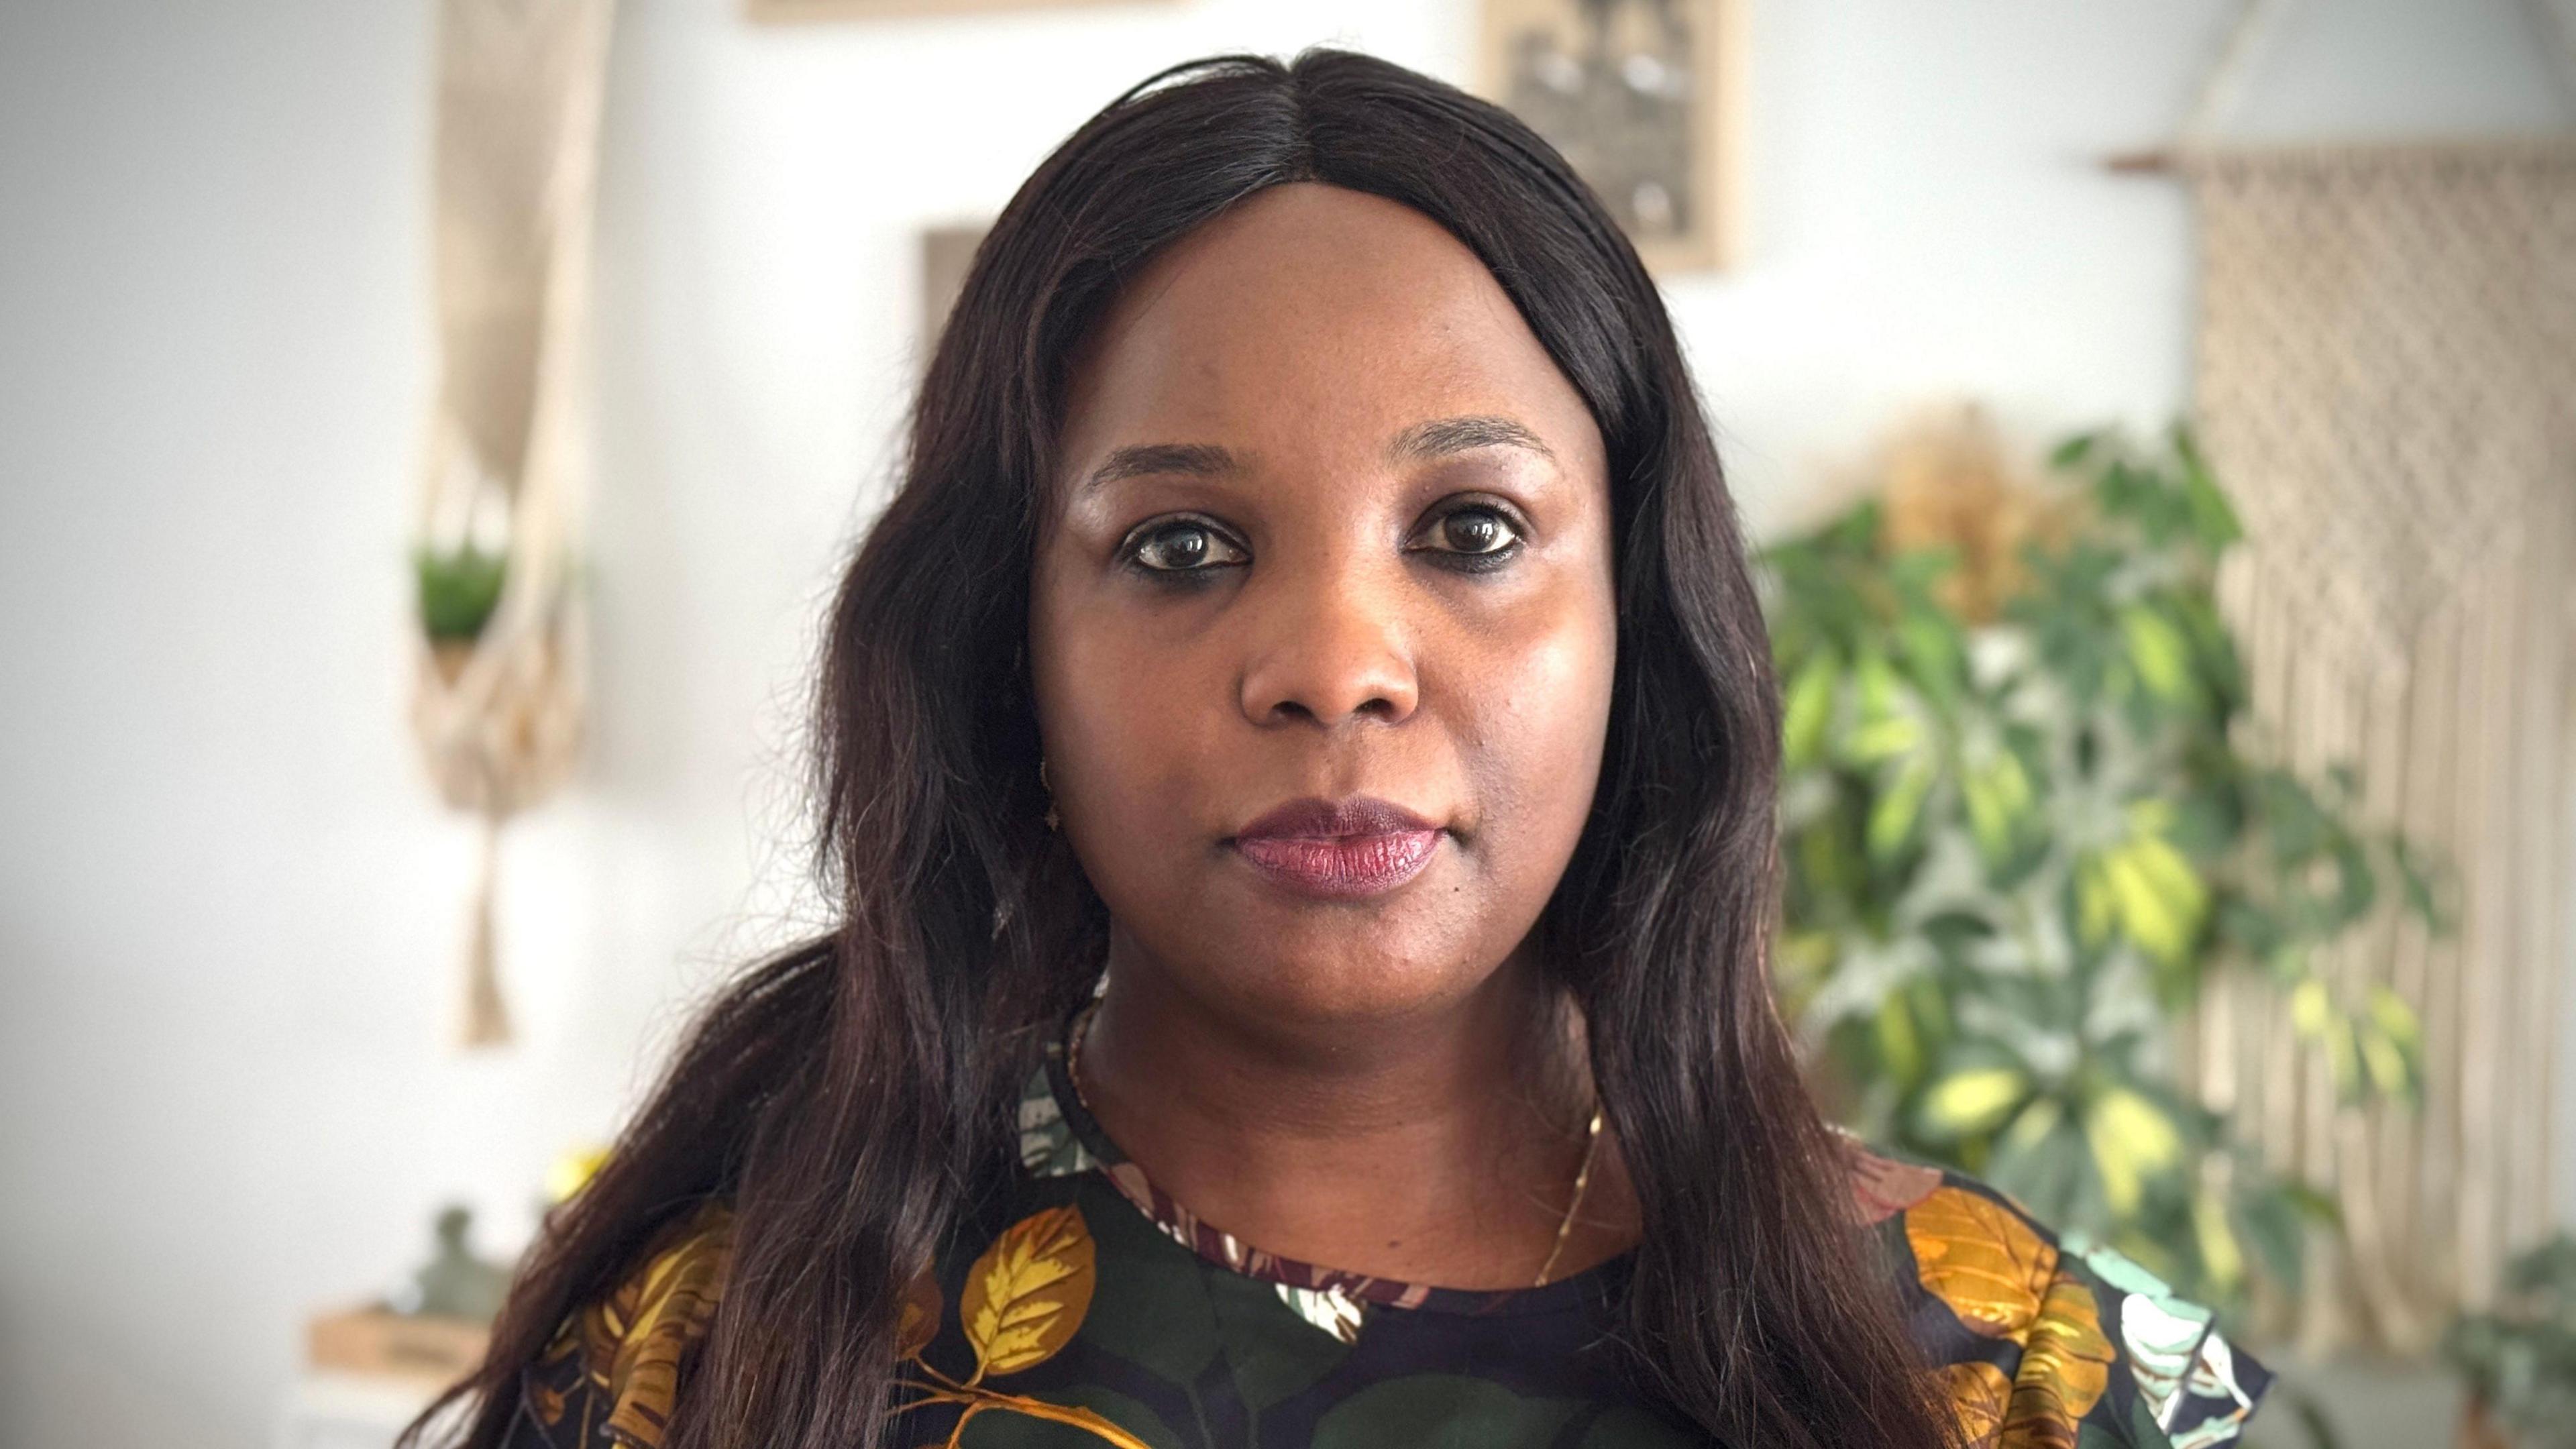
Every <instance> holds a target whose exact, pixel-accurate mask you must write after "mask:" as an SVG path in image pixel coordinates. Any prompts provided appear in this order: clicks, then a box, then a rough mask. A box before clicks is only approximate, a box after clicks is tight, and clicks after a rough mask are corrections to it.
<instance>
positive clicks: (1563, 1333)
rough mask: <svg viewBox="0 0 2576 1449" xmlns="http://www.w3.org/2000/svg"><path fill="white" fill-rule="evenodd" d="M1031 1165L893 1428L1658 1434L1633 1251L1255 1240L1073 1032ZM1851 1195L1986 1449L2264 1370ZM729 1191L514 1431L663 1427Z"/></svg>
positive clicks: (1935, 1222)
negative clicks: (1540, 1273) (1130, 1121)
mask: <svg viewBox="0 0 2576 1449" xmlns="http://www.w3.org/2000/svg"><path fill="white" fill-rule="evenodd" d="M1019 1129H1020V1156H1021V1161H1022V1165H1023V1168H1024V1171H1023V1173H1022V1175H1021V1177H1020V1179H1019V1191H1018V1192H1016V1193H1015V1194H1013V1195H1012V1199H1011V1201H1009V1202H1008V1203H1007V1204H1004V1205H1003V1208H1002V1210H1001V1211H999V1212H998V1213H996V1214H995V1215H994V1217H993V1219H992V1220H991V1222H989V1223H988V1224H985V1225H983V1227H982V1228H981V1229H980V1230H978V1231H974V1232H970V1233H968V1234H966V1235H965V1241H964V1242H962V1243H961V1245H960V1247H959V1249H958V1250H957V1251H956V1252H954V1253H952V1254H950V1255H949V1256H948V1258H947V1259H946V1260H945V1261H943V1262H941V1263H940V1264H939V1265H938V1266H937V1269H936V1271H935V1272H934V1273H925V1274H924V1275H923V1276H922V1277H921V1278H920V1279H919V1280H918V1281H916V1283H915V1284H914V1285H913V1290H912V1292H911V1293H910V1295H908V1301H907V1302H906V1303H905V1305H904V1309H903V1319H902V1329H901V1348H902V1350H903V1353H904V1355H905V1362H904V1370H905V1371H904V1373H903V1374H902V1375H901V1376H900V1377H901V1379H902V1386H901V1388H900V1389H899V1390H898V1398H897V1401H896V1403H897V1407H896V1409H895V1413H896V1415H897V1417H898V1420H899V1423H900V1425H901V1427H900V1428H899V1429H898V1431H897V1433H896V1435H895V1438H894V1442H896V1443H901V1444H922V1445H956V1446H961V1449H1011V1446H1050V1449H1052V1446H1062V1449H1099V1446H1103V1445H1114V1446H1119V1449H1145V1446H1150V1449H1332V1446H1414V1445H1456V1446H1462V1449H1463V1446H1471V1445H1472V1446H1477V1449H1487V1446H1496V1449H1501V1446H1529V1449H1656V1446H1666V1445H1672V1446H1681V1445H1690V1444H1695V1443H1698V1442H1701V1441H1700V1440H1699V1439H1698V1438H1697V1437H1696V1436H1695V1434H1694V1433H1693V1432H1692V1431H1690V1430H1689V1429H1688V1428H1687V1427H1685V1426H1682V1425H1678V1424H1675V1423H1674V1422H1672V1421H1671V1420H1670V1419H1669V1418H1667V1417H1665V1416H1663V1415H1662V1414H1660V1413H1659V1412H1658V1411H1657V1410H1656V1409H1655V1407H1654V1406H1653V1405H1652V1404H1651V1403H1650V1402H1648V1401H1646V1400H1644V1399H1642V1398H1640V1397H1639V1396H1638V1395H1637V1394H1636V1392H1635V1391H1634V1390H1633V1389H1632V1388H1631V1387H1630V1386H1629V1385H1628V1383H1627V1382H1626V1380H1625V1379H1624V1377H1623V1376H1622V1374H1621V1372H1620V1368H1619V1365H1618V1362H1617V1360H1616V1358H1615V1356H1614V1355H1613V1353H1612V1351H1611V1349H1610V1347H1609V1345H1608V1343H1607V1340H1606V1331H1607V1330H1608V1329H1609V1328H1610V1327H1611V1326H1612V1325H1613V1324H1614V1323H1615V1315H1614V1311H1613V1306H1614V1305H1615V1303H1616V1301H1617V1300H1618V1297H1619V1294H1620V1290H1621V1288H1622V1286H1623V1284H1624V1282H1625V1278H1626V1274H1627V1273H1628V1271H1629V1265H1630V1259H1629V1258H1628V1257H1627V1256H1622V1257H1619V1258H1614V1259H1612V1260H1610V1261H1609V1262H1607V1263H1604V1264H1602V1265H1600V1266H1599V1267H1596V1268H1593V1269H1590V1270H1587V1271H1585V1272H1582V1273H1578V1274H1575V1275H1573V1276H1570V1277H1567V1278H1564V1279H1561V1280H1558V1281H1556V1282H1552V1283H1549V1284H1546V1285H1544V1286H1542V1287H1536V1288H1524V1289H1517V1290H1511V1291H1506V1292H1492V1293H1488V1292H1470V1291H1463V1290H1458V1289H1449V1288H1434V1287H1426V1286H1423V1285H1420V1284H1414V1283H1401V1282H1395V1281H1392V1280H1389V1279H1384V1278H1371V1277H1366V1276H1362V1275H1358V1274H1352V1273H1344V1272H1339V1271H1336V1270H1333V1269H1330V1268H1324V1267H1318V1266H1316V1265H1313V1264H1308V1263H1300V1262H1296V1261H1293V1260H1290V1259H1285V1258H1280V1257H1277V1256H1274V1255H1272V1254H1269V1253H1265V1252H1263V1251H1261V1250H1260V1249H1258V1248H1255V1247H1252V1246H1251V1245H1249V1244H1246V1243H1243V1242H1241V1241H1239V1240H1237V1239H1235V1238H1233V1237H1232V1236H1230V1235H1228V1234H1226V1233H1224V1232H1223V1231H1221V1230H1219V1229H1217V1228H1215V1227H1212V1226H1210V1225H1209V1224H1207V1223H1204V1222H1201V1221H1199V1220H1198V1219H1197V1218H1196V1217H1194V1216H1193V1215H1192V1214H1191V1213H1190V1211H1189V1210H1188V1209H1187V1208H1186V1207H1184V1206H1183V1205H1181V1204H1179V1203H1177V1202H1174V1201H1173V1200H1172V1199H1171V1198H1170V1197H1168V1196H1167V1195H1165V1194H1164V1193H1163V1192H1161V1191H1160V1190H1158V1189H1157V1188H1156V1187H1155V1186H1154V1184H1153V1183H1152V1182H1151V1181H1149V1180H1148V1179H1147V1178H1146V1176H1145V1174H1144V1173H1143V1171H1142V1170H1141V1169H1139V1168H1138V1167H1137V1166H1136V1164H1134V1163H1132V1162H1129V1161H1127V1160H1126V1159H1125V1158H1124V1157H1123V1156H1121V1155H1120V1154H1119V1152H1118V1150H1117V1148H1116V1147H1115V1146H1114V1145H1113V1144H1112V1143H1111V1142H1110V1141H1109V1140H1108V1138H1107V1137H1106V1136H1104V1135H1103V1134H1102V1133H1101V1131H1100V1129H1099V1126H1098V1124H1097V1123H1095V1122H1093V1121H1092V1120H1091V1118H1090V1116H1089V1114H1088V1113H1086V1112H1084V1111H1083V1109H1082V1105H1081V1102H1080V1100H1079V1098H1078V1097H1077V1096H1076V1095H1075V1094H1074V1092H1073V1091H1072V1088H1071V1083H1070V1080H1069V1078H1068V1077H1067V1076H1066V1073H1065V1068H1064V1063H1063V1059H1062V1051H1061V1048H1058V1049H1057V1050H1056V1051H1055V1052H1054V1053H1052V1054H1051V1056H1050V1059H1049V1060H1048V1062H1047V1064H1046V1065H1045V1067H1044V1068H1043V1069H1042V1070H1041V1071H1040V1072H1038V1073H1037V1074H1036V1075H1035V1076H1034V1077H1032V1079H1031V1081H1030V1083H1029V1086H1028V1090H1027V1092H1026V1093H1025V1095H1024V1096H1023V1099H1022V1100H1021V1102H1020V1105H1019ZM1852 1156H1853V1171H1852V1177H1851V1182H1852V1191H1853V1194H1854V1199H1855V1202H1856V1203H1857V1205H1858V1208H1859V1212H1860V1216H1861V1217H1862V1219H1863V1220H1864V1221H1865V1222H1866V1223H1867V1224H1869V1227H1870V1230H1871V1231H1872V1232H1873V1233H1875V1234H1876V1236H1877V1239H1878V1243H1879V1246H1880V1248H1881V1249H1882V1251H1883V1254H1884V1256H1885V1259H1886V1261H1887V1262H1888V1263H1889V1264H1890V1265H1891V1269H1892V1271H1894V1272H1896V1273H1897V1274H1899V1275H1900V1277H1901V1280H1902V1283H1903V1288H1904V1293H1905V1298H1906V1302H1907V1305H1908V1311H1909V1315H1910V1326H1911V1328H1912V1331H1913V1335H1914V1338H1915V1340H1916V1342H1917V1344H1918V1345H1919V1346H1920V1348H1921V1350H1922V1352H1923V1355H1924V1360H1925V1362H1926V1363H1927V1364H1928V1365H1931V1366H1932V1367H1931V1368H1930V1369H1929V1371H1930V1372H1932V1373H1934V1374H1936V1375H1938V1376H1939V1379H1940V1381H1941V1384H1942V1389H1943V1394H1944V1397H1946V1398H1947V1399H1948V1401H1949V1402H1950V1403H1951V1404H1953V1405H1954V1406H1955V1409H1956V1411H1957V1413H1958V1414H1959V1416H1960V1418H1961V1421H1962V1423H1963V1425H1964V1426H1965V1428H1966V1431H1967V1436H1968V1439H1969V1442H1971V1443H1973V1444H1976V1445H1979V1446H1983V1449H2114V1446H2117V1449H2167V1446H2171V1449H2215V1446H2222V1445H2228V1444H2233V1443H2234V1442H2235V1441H2236V1440H2237V1437H2238V1434H2239V1432H2240V1431H2241V1430H2242V1428H2243V1426H2244V1423H2245V1420H2246V1418H2247V1416H2248V1415H2250V1414H2251V1413H2252V1412H2253V1408H2254V1405H2255V1403H2256V1402H2257V1400H2259V1399H2260V1397H2261V1396H2262V1394H2263V1391H2264V1389H2265V1387H2266V1386H2267V1384H2268V1383H2269V1382H2270V1377H2271V1376H2270V1374H2269V1373H2267V1372H2266V1371H2265V1370H2264V1369H2263V1368H2262V1366H2261V1365H2259V1364H2257V1363H2256V1362H2254V1361H2253V1360H2252V1359H2251V1358H2249V1357H2247V1356H2246V1355H2244V1354H2243V1353H2241V1352H2238V1351H2236V1350H2235V1349H2234V1348H2233V1347H2231V1346H2230V1345H2229V1343H2228V1342H2227V1340H2226V1339H2225V1338H2223V1337H2221V1336H2220V1335H2219V1333H2218V1332H2217V1331H2216V1330H2215V1328H2214V1327H2213V1325H2212V1323H2211V1320H2210V1315H2209V1314H2208V1312H2207V1311H2205V1310H2203V1309H2201V1308H2199V1307H2197V1306H2195V1305H2193V1304H2190V1303H2186V1302H2183V1301H2181V1300H2179V1299H2177V1298H2175V1297H2174V1296H2173V1295H2172V1294H2171V1293H2170V1292H2169V1291H2167V1289H2166V1288H2165V1286H2164V1285H2163V1284H2162V1283H2159V1282H2158V1281H2156V1280H2155V1279H2154V1278H2153V1277H2151V1276H2150V1275H2148V1274H2147V1273H2146V1272H2145V1270H2143V1269H2141V1268H2139V1267H2138V1266H2137V1265H2136V1264H2134V1263H2132V1262H2130V1261H2129V1260H2128V1259H2126V1258H2123V1257H2121V1256H2119V1255H2118V1254H2116V1253H2114V1252H2112V1251H2110V1250H2109V1249H2106V1248H2100V1247H2094V1248H2079V1247H2078V1246H2076V1245H2073V1244H2070V1243H2068V1242H2064V1241H2061V1240H2060V1239H2059V1238H2057V1237H2056V1236H2055V1235H2053V1234H2052V1233H2050V1232H2049V1231H2048V1230H2046V1229H2044V1228H2042V1227H2040V1226H2039V1225H2038V1224H2035V1223H2033V1222H2032V1221H2030V1219H2028V1218H2027V1217H2025V1216H2024V1215H2023V1214H2022V1212H2021V1211H2020V1209H2019V1208H2017V1207H2016V1206H2015V1205H2014V1204H2013V1203H2011V1202H2010V1201H2009V1200H2008V1199H2006V1198H2004V1197H2003V1196H2002V1195H2001V1194H1999V1193H1997V1192H1995V1191H1994V1190H1992V1189H1990V1188H1987V1187H1985V1186H1983V1185H1981V1184H1978V1183H1976V1182H1974V1181H1971V1180H1969V1179H1966V1178H1962V1177H1960V1176H1958V1175H1956V1174H1952V1173H1947V1172H1943V1171H1940V1170H1938V1169H1935V1168H1931V1167H1924V1166H1917V1165H1913V1164H1909V1163H1900V1162H1896V1161H1893V1160H1890V1159H1888V1158H1886V1157H1882V1156H1878V1155H1875V1154H1872V1153H1869V1152H1866V1151H1863V1150H1861V1149H1860V1148H1859V1147H1858V1145H1857V1144H1854V1145H1853V1152H1852ZM731 1226H732V1220H731V1215H730V1214H729V1212H727V1210H726V1209H725V1207H724V1206H723V1205H722V1204H720V1203H710V1204H707V1205H705V1206H703V1207H702V1208H701V1209H699V1211H698V1212H696V1213H695V1214H694V1215H692V1216H691V1217H688V1218H686V1219H684V1220H682V1221H681V1222H679V1223H677V1224H675V1225H674V1227H673V1228H672V1229H671V1230H669V1231H667V1232H666V1233H665V1234H664V1235H663V1237H662V1238H661V1239H660V1240H659V1241H658V1242H657V1243H656V1245H655V1246H654V1248H653V1249H652V1250H651V1251H649V1252H648V1253H647V1254H646V1255H645V1259H644V1262H643V1263H642V1265H641V1267H640V1268H639V1269H638V1270H637V1271H636V1272H635V1273H634V1274H632V1275H631V1276H630V1277H629V1278H628V1279H627V1280H626V1281H625V1282H624V1283H623V1284H622V1285H621V1286H620V1287H619V1288H618V1289H617V1291H616V1292H614V1293H613V1294H611V1295H610V1296H609V1297H608V1298H606V1299H605V1300H603V1301H601V1302H599V1303H596V1304H593V1305H591V1306H589V1307H588V1308H586V1309H584V1310H583V1311H582V1312H580V1313H577V1314H575V1315H573V1317H572V1318H571V1319H570V1320H568V1321H567V1322H566V1323H565V1325H564V1327H563V1330H562V1332H561V1333H560V1334H559V1335H558V1336H557V1338H556V1340H555V1342H554V1345H553V1347H552V1348H550V1349H549V1350H548V1352H547V1353H546V1354H545V1355H544V1356H543V1357H542V1359H541V1360H540V1361H539V1362H538V1363H537V1364H535V1365H534V1366H532V1367H531V1368H530V1369H529V1370H528V1371H527V1372H526V1373H525V1374H524V1375H523V1376H522V1385H521V1396H520V1397H521V1402H520V1406H519V1412H518V1417H517V1419H516V1421H515V1422H514V1424H513V1426H512V1429H511V1433H510V1439H509V1449H612V1446H623V1449H659V1445H660V1443H661V1439H662V1432H663V1429H664V1426H665V1425H666V1424H667V1423H668V1421H669V1417H670V1412H671V1408H672V1405H673V1403H674V1402H675V1401H676V1398H677V1396H678V1394H679V1393H680V1392H682V1385H681V1383H680V1377H681V1371H682V1368H683V1366H684V1364H685V1363H686V1361H687V1358H688V1350H689V1349H690V1348H691V1347H692V1346H693V1345H694V1344H695V1343H696V1342H697V1341H698V1340H699V1339H701V1338H702V1337H703V1336H704V1334H705V1332H706V1328H707V1325H708V1323H709V1321H710V1320H711V1318H712V1316H713V1312H714V1307H715V1303H716V1299H717V1296H718V1295H719V1294H720V1293H721V1291H722V1286H723V1277H724V1269H725V1262H726V1258H727V1249H728V1244H729V1242H730V1233H731Z"/></svg>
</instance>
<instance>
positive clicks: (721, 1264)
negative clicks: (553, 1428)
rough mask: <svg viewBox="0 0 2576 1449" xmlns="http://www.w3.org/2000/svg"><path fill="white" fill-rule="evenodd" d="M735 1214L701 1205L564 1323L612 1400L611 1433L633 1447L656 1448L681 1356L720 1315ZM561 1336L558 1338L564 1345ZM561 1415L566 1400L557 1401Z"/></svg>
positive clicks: (668, 1414) (665, 1424) (591, 1373)
mask: <svg viewBox="0 0 2576 1449" xmlns="http://www.w3.org/2000/svg"><path fill="white" fill-rule="evenodd" d="M732 1228H733V1214H732V1213H731V1212H729V1211H728V1210H726V1209H725V1208H723V1207H720V1206H709V1207H706V1208H702V1209H700V1210H699V1211H698V1212H697V1213H696V1214H695V1215H693V1216H692V1217H690V1218H689V1219H688V1220H687V1221H686V1222H684V1223H683V1224H682V1225H681V1226H680V1227H678V1228H677V1229H676V1230H674V1232H673V1233H672V1235H671V1236H669V1237H666V1238H665V1239H664V1240H663V1241H664V1243H665V1244H666V1246H664V1247H662V1248H661V1249H659V1250H658V1251H656V1252H654V1253H652V1254H651V1255H650V1256H649V1257H648V1258H647V1259H646V1260H645V1263H644V1267H643V1269H642V1270H641V1271H639V1272H637V1273H634V1274H632V1275H631V1276H629V1277H628V1278H627V1279H626V1280H625V1281H624V1282H622V1283H620V1284H619V1285H618V1286H617V1288H616V1289H615V1290H614V1291H613V1292H611V1293H610V1294H609V1295H608V1296H607V1297H606V1298H604V1299H602V1300H600V1301H599V1302H597V1303H594V1304H592V1305H591V1306H590V1307H589V1308H587V1309H585V1310H583V1311H582V1312H581V1313H579V1314H577V1315H576V1316H575V1318H574V1320H573V1321H572V1322H569V1323H567V1324H566V1325H565V1338H567V1339H568V1338H570V1337H572V1336H574V1335H575V1334H576V1333H577V1334H578V1336H579V1339H580V1342H581V1355H582V1365H583V1370H584V1372H585V1373H586V1374H587V1375H588V1377H589V1378H590V1381H591V1383H592V1384H593V1385H595V1386H596V1387H597V1388H599V1389H600V1390H601V1391H602V1392H603V1394H604V1395H605V1397H606V1399H607V1402H608V1404H609V1406H610V1407H609V1412H608V1421H607V1424H606V1425H605V1427H606V1429H607V1432H608V1435H609V1437H610V1438H612V1439H614V1440H616V1441H617V1442H618V1443H620V1444H625V1445H629V1446H633V1449H657V1446H659V1445H660V1444H661V1442H662V1435H663V1433H664V1432H665V1431H666V1430H668V1429H669V1427H670V1424H671V1405H672V1401H673V1399H674V1398H675V1397H677V1395H678V1393H679V1387H680V1357H681V1355H682V1353H683V1352H685V1351H686V1350H687V1349H688V1347H689V1346H690V1345H691V1344H693V1343H695V1342H697V1341H698V1340H699V1339H701V1338H704V1337H705V1336H706V1333H707V1326H708V1324H709V1323H710V1322H711V1321H712V1320H713V1319H714V1317H715V1307H716V1297H717V1295H718V1294H720V1293H721V1292H722V1291H723V1289H724V1275H725V1268H726V1265H727V1264H728V1262H729V1261H730V1260H731V1258H732V1248H733V1233H732ZM562 1342H563V1340H560V1339H559V1340H558V1343H559V1344H561V1343H562ZM552 1407H553V1410H554V1414H555V1415H556V1416H558V1417H559V1416H560V1415H561V1414H562V1411H563V1409H562V1405H561V1404H560V1403H558V1404H555V1405H553V1406H552Z"/></svg>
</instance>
